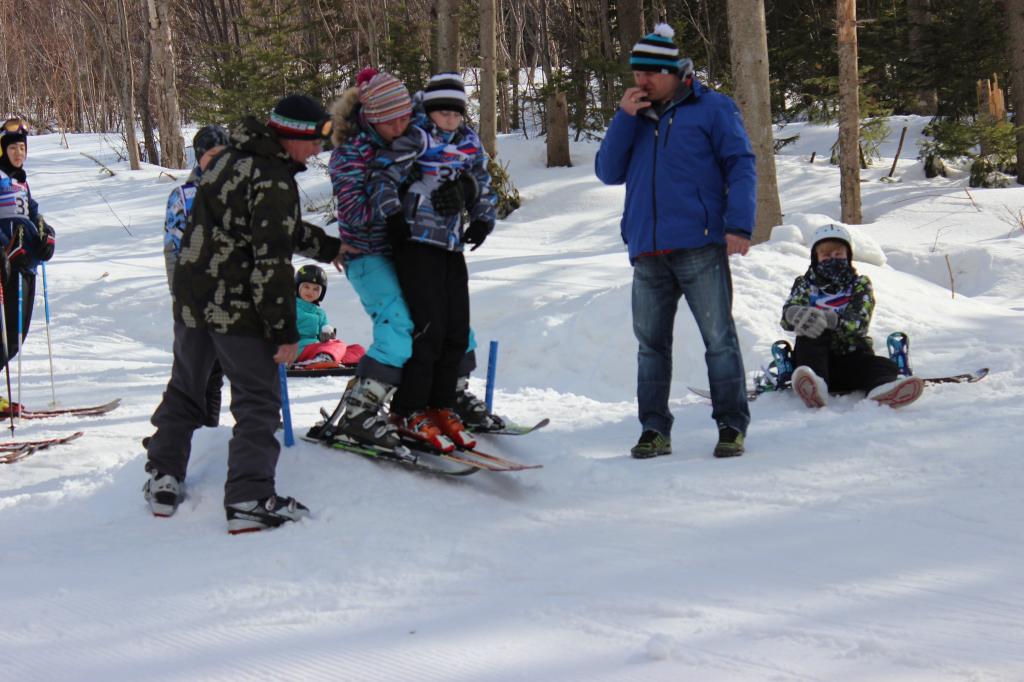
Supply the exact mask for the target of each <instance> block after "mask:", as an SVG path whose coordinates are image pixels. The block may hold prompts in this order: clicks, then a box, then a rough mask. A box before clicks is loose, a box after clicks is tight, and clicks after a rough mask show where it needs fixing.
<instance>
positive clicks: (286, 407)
mask: <svg viewBox="0 0 1024 682" xmlns="http://www.w3.org/2000/svg"><path fill="white" fill-rule="evenodd" d="M277 375H278V377H279V378H280V380H281V418H282V419H283V420H284V446H285V447H286V448H290V447H291V446H293V445H295V433H294V432H293V431H292V407H291V404H290V403H289V402H288V370H287V369H286V368H285V366H284V364H283V363H282V364H279V365H278V366H277Z"/></svg>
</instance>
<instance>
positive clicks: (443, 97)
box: [367, 73, 496, 449]
mask: <svg viewBox="0 0 1024 682" xmlns="http://www.w3.org/2000/svg"><path fill="white" fill-rule="evenodd" d="M416 99H417V101H418V103H419V106H420V107H421V109H422V111H421V112H418V113H417V115H416V116H415V118H414V119H413V123H414V125H413V126H412V127H411V128H410V129H409V130H408V132H406V134H405V135H403V136H402V137H399V138H398V139H396V140H394V141H393V142H392V143H391V144H390V145H389V148H388V149H387V150H385V151H384V152H382V153H381V154H379V155H378V156H377V158H376V159H375V160H374V162H373V163H372V164H371V172H370V177H369V181H368V183H367V192H368V193H369V195H370V197H371V204H372V205H373V210H374V211H375V213H376V214H377V215H379V216H381V217H382V218H383V219H384V220H385V222H386V224H387V226H388V236H389V238H390V239H391V241H392V249H393V250H394V254H395V268H396V271H397V273H398V279H399V282H400V283H401V285H402V294H403V296H404V298H405V301H406V304H407V305H408V306H409V310H410V312H411V314H412V319H413V322H414V323H415V325H416V333H415V334H414V336H413V352H412V357H411V358H410V359H409V360H408V361H407V362H406V364H405V367H404V369H403V376H402V385H401V387H400V388H399V390H398V393H397V395H396V396H395V399H394V401H393V402H392V405H391V411H392V415H393V416H394V417H395V418H396V423H398V424H399V427H400V428H401V429H403V430H405V431H408V432H412V433H414V434H416V435H419V436H420V437H422V438H424V439H425V440H428V441H430V442H432V443H433V444H434V445H436V446H438V447H440V448H442V449H451V448H452V447H454V445H459V446H463V447H472V446H473V445H474V440H473V437H472V435H471V434H470V433H469V432H468V431H467V430H466V428H465V424H464V423H463V417H460V412H462V413H464V414H465V413H466V412H467V411H466V410H465V409H461V410H460V409H457V408H459V407H460V405H458V398H457V394H459V393H462V394H463V395H464V391H462V392H460V391H458V388H460V387H461V388H465V382H466V380H467V379H468V377H466V376H463V373H462V372H460V364H461V363H462V360H463V357H464V355H465V354H466V347H467V343H469V341H470V334H471V332H470V326H469V276H468V272H467V269H466V260H465V258H464V256H463V248H464V246H465V245H466V244H469V245H471V246H472V248H473V249H476V248H477V247H479V246H480V245H481V244H482V243H483V242H484V240H485V239H486V238H487V235H488V234H490V232H491V230H492V229H493V227H494V221H495V203H496V202H495V197H494V193H493V192H492V191H491V188H490V176H489V175H488V173H487V155H486V153H485V152H484V151H483V147H482V145H481V143H480V139H479V137H478V136H477V134H476V132H475V131H474V130H473V129H472V128H470V127H469V126H468V125H466V123H465V116H466V99H467V98H466V89H465V85H464V84H463V81H462V77H461V76H460V75H459V74H457V73H440V74H437V75H435V76H433V77H432V78H431V79H430V82H429V83H428V84H427V87H426V89H425V90H424V91H423V92H422V93H418V94H417V98H416ZM464 213H465V214H466V216H468V227H466V221H465V217H466V216H464ZM465 374H467V375H468V372H465ZM461 407H463V408H465V407H466V406H461Z"/></svg>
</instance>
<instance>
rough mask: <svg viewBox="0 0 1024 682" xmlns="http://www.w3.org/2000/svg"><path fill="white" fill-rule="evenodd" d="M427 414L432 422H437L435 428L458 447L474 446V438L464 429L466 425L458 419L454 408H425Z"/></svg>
mask: <svg viewBox="0 0 1024 682" xmlns="http://www.w3.org/2000/svg"><path fill="white" fill-rule="evenodd" d="M427 415H428V416H429V417H430V420H431V421H432V422H434V423H435V424H437V428H439V429H441V433H443V434H444V435H445V436H447V437H448V439H449V440H450V441H451V442H453V443H455V444H456V445H458V446H459V447H460V448H475V447H476V438H474V437H473V434H472V433H470V432H469V431H467V430H466V425H465V424H463V423H462V420H461V419H459V415H457V414H456V413H455V410H453V409H451V408H450V407H445V408H442V409H433V410H427Z"/></svg>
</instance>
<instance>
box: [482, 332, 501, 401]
mask: <svg viewBox="0 0 1024 682" xmlns="http://www.w3.org/2000/svg"><path fill="white" fill-rule="evenodd" d="M497 366H498V342H497V341H491V348H490V351H489V352H488V354H487V390H486V391H485V392H484V404H485V405H487V411H488V412H494V409H493V408H494V373H495V371H497Z"/></svg>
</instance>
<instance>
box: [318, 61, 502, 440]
mask: <svg viewBox="0 0 1024 682" xmlns="http://www.w3.org/2000/svg"><path fill="white" fill-rule="evenodd" d="M464 97H465V92H464V89H463V92H462V100H463V101H462V109H463V111H464V108H465V101H464ZM412 109H413V107H412V100H411V98H410V97H409V92H408V90H406V88H405V86H404V85H403V84H402V82H401V81H400V80H399V79H397V78H395V77H394V76H393V75H391V74H389V73H386V72H378V71H376V70H374V69H371V68H367V69H363V70H362V71H361V72H360V73H359V75H358V76H357V77H356V85H355V87H352V88H349V89H348V90H347V91H346V92H345V93H344V94H342V96H341V97H340V98H339V99H338V100H337V101H336V102H335V103H334V105H333V106H332V111H331V113H332V116H333V123H334V132H333V138H332V139H333V142H334V145H335V148H334V151H333V152H332V153H331V160H330V164H329V167H328V172H329V174H330V176H331V183H332V185H333V187H334V197H335V200H336V205H337V217H338V226H339V230H340V235H341V240H342V242H343V247H342V249H343V250H344V251H345V252H346V258H345V275H346V277H348V280H349V283H350V284H351V285H352V287H353V289H355V291H356V293H357V294H358V295H359V300H360V303H362V305H363V308H364V309H365V310H366V312H367V314H368V315H369V316H370V317H371V319H372V320H373V342H372V344H371V345H370V347H369V348H368V349H367V352H366V355H365V356H363V358H362V360H360V362H359V366H358V367H357V368H356V378H355V380H353V382H352V383H351V384H350V385H349V387H348V388H347V389H346V391H345V394H344V395H343V396H342V398H341V400H340V401H339V403H338V406H337V407H336V408H335V410H334V412H333V413H332V414H331V417H330V419H328V420H327V421H326V422H324V423H321V424H318V425H317V426H315V427H313V429H312V430H310V432H309V435H311V436H314V437H318V438H324V439H327V440H330V439H331V438H333V437H335V436H337V435H341V436H345V437H347V438H349V439H351V440H355V441H358V442H360V443H364V444H368V445H372V446H375V447H381V448H395V447H397V446H398V444H399V438H398V434H397V433H396V431H395V427H394V426H393V425H392V424H390V423H389V422H388V421H387V419H386V415H385V413H384V407H385V406H386V405H387V403H388V401H389V400H390V398H391V396H392V395H393V394H394V392H395V390H396V388H397V386H398V385H399V384H400V383H404V379H403V365H405V364H406V361H407V360H408V359H409V358H410V356H411V355H412V352H413V333H414V325H413V320H412V317H411V315H410V313H409V309H408V307H407V306H406V302H405V299H404V297H403V295H402V287H401V286H400V284H399V279H398V276H397V275H396V272H395V259H394V258H393V257H392V256H393V248H392V242H393V241H395V240H393V239H392V238H391V234H389V229H388V223H387V220H386V216H385V214H382V213H381V212H380V211H379V210H376V208H375V205H374V203H373V202H372V201H371V196H370V191H369V181H370V175H371V173H373V172H374V170H375V169H376V168H377V167H378V165H379V164H380V163H383V159H385V158H389V155H390V154H391V153H392V150H391V147H390V145H391V143H392V142H393V141H395V140H396V139H397V138H399V137H401V136H402V135H403V134H404V133H406V131H407V129H408V128H409V123H410V116H411V114H412ZM409 132H412V131H411V130H410V131H409ZM416 135H417V136H419V135H420V133H419V132H417V133H416ZM417 139H419V137H417ZM476 146H477V147H479V145H478V144H477V145H476ZM459 207H460V209H461V204H460V206H459ZM406 229H408V228H406ZM481 240H482V238H481ZM474 348H475V343H474V342H473V341H472V333H470V341H469V343H468V344H467V343H465V342H463V345H462V348H461V350H460V352H459V355H460V360H459V373H460V376H462V377H463V380H462V381H461V383H460V392H459V394H458V397H457V400H456V404H457V405H459V406H465V407H466V409H467V411H466V412H465V413H464V417H463V418H464V419H465V418H466V417H475V418H476V419H477V421H478V422H479V421H482V420H485V419H486V420H487V423H488V424H492V425H493V427H494V428H499V427H500V426H502V422H501V420H499V419H497V418H496V417H493V416H492V415H490V414H489V413H488V412H487V410H486V407H485V406H484V403H483V401H481V400H480V399H479V398H477V397H476V396H474V395H473V394H472V393H470V392H469V391H468V390H465V389H466V386H467V384H468V376H469V374H470V372H472V371H473V369H475V367H476V355H475V353H474Z"/></svg>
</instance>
